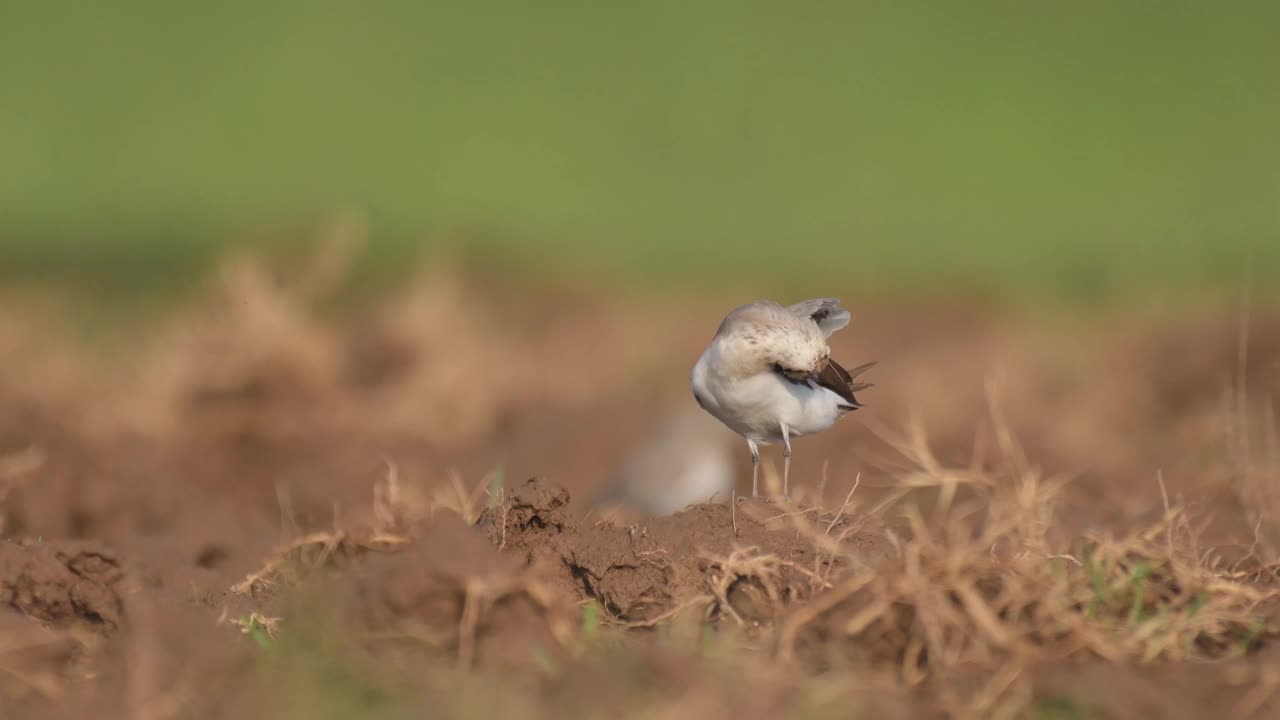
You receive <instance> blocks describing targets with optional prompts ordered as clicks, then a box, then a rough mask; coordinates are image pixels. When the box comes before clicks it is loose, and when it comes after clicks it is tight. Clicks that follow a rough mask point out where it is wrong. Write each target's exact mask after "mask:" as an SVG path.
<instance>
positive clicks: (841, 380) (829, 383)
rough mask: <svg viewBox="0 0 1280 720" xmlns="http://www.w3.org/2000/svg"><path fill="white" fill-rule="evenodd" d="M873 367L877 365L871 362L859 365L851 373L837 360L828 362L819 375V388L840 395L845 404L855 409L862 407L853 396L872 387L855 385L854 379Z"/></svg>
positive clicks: (861, 384) (868, 384)
mask: <svg viewBox="0 0 1280 720" xmlns="http://www.w3.org/2000/svg"><path fill="white" fill-rule="evenodd" d="M872 365H875V363H874V362H869V363H866V364H865V365H859V366H858V367H856V368H854V369H853V372H849V371H848V370H845V369H844V368H843V367H841V366H840V363H838V362H836V361H835V360H827V363H826V365H825V366H824V367H823V368H822V371H821V372H819V373H818V386H819V387H824V388H826V389H828V390H830V391H831V392H833V393H835V394H837V395H839V396H840V397H841V398H843V399H844V401H845V402H847V403H849V404H850V405H852V406H853V407H855V408H857V407H862V405H861V404H860V403H859V402H858V399H857V398H855V397H854V396H853V394H854V393H855V392H857V391H859V390H866V389H867V388H869V387H871V383H855V382H853V379H854V378H856V377H858V376H859V375H861V374H862V373H864V372H866V371H867V370H868V369H869V368H870V367H871V366H872Z"/></svg>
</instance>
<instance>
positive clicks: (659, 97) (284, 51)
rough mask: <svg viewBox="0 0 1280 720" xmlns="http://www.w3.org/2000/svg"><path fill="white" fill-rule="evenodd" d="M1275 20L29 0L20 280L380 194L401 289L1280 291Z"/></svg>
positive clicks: (188, 263) (103, 281)
mask: <svg viewBox="0 0 1280 720" xmlns="http://www.w3.org/2000/svg"><path fill="white" fill-rule="evenodd" d="M1278 30H1280V4H1278V3H1275V2H1262V1H1259V2H1222V3H1210V2H1190V1H1165V2H1155V1H1130V2H1117V1H1116V0H1111V1H1109V2H1095V1H1093V0H1083V1H1074V2H1052V3H1050V2H1026V1H1025V0H1024V1H1021V2H1015V1H1013V0H1009V1H1006V2H993V1H990V0H982V1H978V2H965V3H957V2H946V3H943V2H930V3H925V2H913V1H910V0H907V1H897V2H883V3H865V2H844V3H835V2H824V3H815V2H798V3H777V2H746V1H735V2H730V1H729V0H704V1H703V2H666V1H658V2H645V3H590V2H569V1H566V0H544V1H543V2H538V3H526V2H514V1H512V0H494V1H491V2H473V3H461V2H450V3H430V2H418V3H411V2H399V3H364V4H360V3H350V2H338V1H337V0H307V1H302V0H277V1H275V2H261V3H260V2H247V1H245V0H227V1H224V2H221V3H202V4H196V3H175V2H161V1H160V0H133V1H126V2H117V3H101V4H90V3H77V4H70V3H56V2H46V3H35V2H8V3H5V4H4V5H3V9H0V279H2V280H3V281H5V282H19V281H31V280H40V281H46V280H53V281H60V282H63V283H65V284H67V285H70V286H73V287H79V288H92V289H98V290H103V291H107V292H111V293H146V292H152V291H157V290H159V291H168V290H173V289H181V288H183V287H185V286H186V285H187V284H189V283H190V282H191V281H192V279H193V278H195V277H196V275H197V274H198V273H199V272H201V271H202V269H203V268H205V267H206V266H207V264H208V263H209V262H210V261H211V259H212V258H214V257H215V256H216V255H217V254H218V253H219V252H221V251H222V250H223V249H225V248H226V247H227V246H228V245H229V244H237V243H241V244H242V243H268V244H270V243H279V242H285V241H288V240H289V239H290V238H293V239H296V238H297V237H305V236H307V235H308V233H312V232H314V230H315V228H316V227H320V226H322V225H323V223H325V222H327V221H328V220H329V219H330V218H331V217H332V216H333V214H334V213H335V212H336V211H339V210H342V209H346V208H356V209H359V210H361V211H362V212H364V213H365V214H366V216H367V217H368V219H369V223H370V231H371V239H372V244H371V247H370V248H369V253H368V256H367V257H366V258H365V262H364V265H363V270H362V272H365V273H367V274H370V276H374V277H390V275H388V274H387V271H388V270H391V269H394V268H402V267H405V266H407V265H408V264H409V263H408V262H407V261H408V260H409V259H411V258H420V257H423V254H424V253H426V254H427V256H429V255H430V254H431V253H450V254H461V255H463V256H464V257H465V258H466V259H468V260H470V261H473V262H476V263H478V264H482V265H490V266H493V267H494V268H496V269H499V270H502V271H504V272H508V273H519V274H520V275H521V276H522V277H523V276H525V275H528V276H529V277H533V278H536V277H539V276H542V277H555V276H557V274H559V275H563V274H565V273H568V274H585V273H587V272H588V271H592V272H595V271H598V272H601V273H603V275H601V276H599V277H602V278H604V279H605V280H607V281H609V282H624V283H630V284H636V285H640V286H644V285H654V284H662V285H669V284H676V285H687V284H689V283H692V282H694V281H695V280H696V279H698V278H702V277H705V278H706V279H707V280H708V281H709V282H710V283H712V284H714V285H718V286H725V287H738V286H745V285H759V286H761V287H765V286H767V287H769V288H778V289H782V288H784V287H785V288H797V289H799V290H800V291H803V289H804V288H808V290H809V291H810V292H819V291H820V292H823V293H828V292H831V293H840V292H847V289H850V288H858V289H871V290H888V291H901V292H906V293H912V292H921V291H931V292H932V291H946V290H952V289H960V290H967V291H973V290H977V291H984V292H989V293H996V294H1000V295H1002V296H1005V297H1022V296H1025V295H1043V296H1051V297H1067V298H1097V297H1114V296H1116V295H1122V294H1126V293H1147V294H1164V293H1174V292H1176V293H1184V292H1188V291H1193V290H1210V291H1212V290H1215V289H1217V290H1221V289H1230V288H1233V287H1236V286H1238V285H1239V284H1240V282H1241V278H1242V277H1243V276H1244V275H1245V273H1246V271H1251V272H1252V273H1253V274H1254V276H1255V278H1257V281H1256V284H1257V285H1258V286H1259V287H1266V286H1267V282H1266V280H1267V278H1268V277H1273V278H1274V277H1276V276H1277V274H1280V131H1278V128H1280V42H1277V40H1276V38H1277V31H1278ZM810 273H812V274H813V276H812V277H811V276H810Z"/></svg>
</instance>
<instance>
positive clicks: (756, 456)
mask: <svg viewBox="0 0 1280 720" xmlns="http://www.w3.org/2000/svg"><path fill="white" fill-rule="evenodd" d="M747 447H749V448H751V497H753V498H757V497H760V447H759V446H758V445H756V441H755V440H748V441H747Z"/></svg>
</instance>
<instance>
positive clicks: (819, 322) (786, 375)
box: [689, 298, 875, 497]
mask: <svg viewBox="0 0 1280 720" xmlns="http://www.w3.org/2000/svg"><path fill="white" fill-rule="evenodd" d="M848 324H849V311H848V310H845V309H844V308H842V307H840V301H839V300H836V299H833V298H819V299H816V300H806V301H804V302H802V303H797V304H795V305H791V306H790V307H783V306H782V305H779V304H778V303H775V302H772V301H769V300H762V301H760V302H754V303H751V304H750V305H743V306H742V307H740V308H738V309H736V310H734V311H733V312H731V313H729V314H728V315H727V316H726V317H725V319H724V321H723V322H721V323H720V329H719V330H717V331H716V335H715V337H714V338H713V339H712V340H711V345H709V346H708V347H707V349H706V350H705V351H703V353H702V356H701V357H699V358H698V362H697V364H696V365H694V366H693V373H692V375H691V377H690V381H689V385H690V388H691V389H692V390H693V397H694V399H695V400H697V401H698V404H699V405H701V406H702V409H703V410H706V411H707V412H708V413H710V414H711V415H712V416H714V417H715V418H716V419H717V420H719V421H720V422H722V423H724V424H725V425H726V426H728V427H729V429H730V430H733V431H734V432H736V433H738V434H739V435H741V436H742V437H744V438H746V440H747V447H748V448H749V449H750V450H751V495H752V496H753V497H759V495H760V488H759V479H760V446H761V445H769V444H772V443H777V442H781V443H782V446H783V454H782V457H783V461H782V493H783V496H784V497H786V496H787V495H788V494H789V491H790V488H789V486H790V474H791V436H792V435H809V434H812V433H816V432H821V431H823V430H826V429H827V428H829V427H831V426H832V425H834V424H835V422H836V420H838V419H839V418H840V417H842V416H843V415H844V414H845V413H848V412H851V411H853V410H857V409H858V408H860V407H862V405H861V404H860V403H859V402H858V400H857V398H855V397H854V395H853V394H854V393H855V392H857V391H859V390H864V389H866V388H869V387H871V385H870V384H868V383H855V382H853V379H854V378H856V377H858V376H859V375H861V374H862V373H864V372H866V370H867V369H868V368H870V367H871V366H872V365H875V363H874V362H870V363H867V364H865V365H861V366H859V367H857V368H855V369H854V370H853V371H852V372H850V371H847V370H845V369H844V368H843V367H841V366H840V365H839V364H838V363H836V362H835V361H834V360H832V359H831V348H830V347H828V346H827V338H828V337H830V336H831V334H832V333H834V332H835V331H837V330H839V329H840V328H843V327H844V326H846V325H848Z"/></svg>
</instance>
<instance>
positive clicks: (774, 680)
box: [0, 257, 1280, 719]
mask: <svg viewBox="0 0 1280 720" xmlns="http://www.w3.org/2000/svg"><path fill="white" fill-rule="evenodd" d="M321 260H322V261H321V262H317V263H315V264H313V265H312V266H308V267H304V268H302V269H301V270H300V271H298V272H295V273H293V274H291V275H289V274H283V273H276V272H271V271H270V270H269V269H267V268H264V267H263V266H262V265H260V264H256V263H251V262H245V261H241V262H234V263H231V264H229V265H228V266H227V267H226V269H225V271H224V273H222V274H221V275H220V276H219V278H218V279H217V280H216V281H215V282H214V284H213V286H212V288H211V289H210V290H209V292H207V293H206V294H205V296H204V299H203V300H202V301H200V302H198V303H195V304H193V305H192V306H190V307H187V308H185V309H183V310H182V311H180V312H178V313H175V314H174V315H173V316H172V317H170V318H168V319H166V320H165V321H163V322H160V323H157V324H155V325H151V326H148V327H147V328H145V329H142V330H139V329H133V330H130V331H128V332H127V333H126V332H124V331H122V332H121V334H120V335H118V336H112V337H108V338H105V339H104V338H99V339H98V340H99V341H98V342H96V343H92V344H90V343H87V342H85V341H84V340H83V339H77V336H76V333H75V332H74V331H73V329H72V328H70V327H68V326H66V325H64V324H63V323H62V321H63V320H64V319H65V317H66V316H65V314H63V313H60V312H58V311H57V308H56V305H54V304H52V303H38V302H36V301H34V300H32V299H31V298H30V297H27V296H24V297H10V298H6V299H5V300H4V301H3V302H2V303H0V356H2V357H3V358H4V363H5V368H4V372H3V375H0V510H2V515H0V521H2V522H3V527H2V530H3V536H4V539H3V541H2V542H3V544H0V716H2V717H51V716H52V717H56V716H66V717H84V716H85V713H87V712H90V711H92V712H93V714H94V716H98V717H116V716H119V717H125V716H128V717H139V718H155V719H159V718H177V717H183V718H186V717H209V718H214V717H258V716H261V717H268V716H270V717H280V716H284V717H295V716H296V717H377V718H382V717H409V716H418V715H421V714H423V713H426V712H430V713H431V714H433V715H434V716H442V717H460V718H473V717H495V716H496V717H514V718H553V717H556V718H558V717H566V716H569V717H578V716H581V717H617V716H620V715H625V716H646V717H647V716H653V717H672V718H683V717H694V716H702V717H705V716H709V717H726V718H727V717H734V718H754V717H760V718H766V717H770V718H771V717H814V718H822V717H833V718H834V717H841V718H845V717H931V716H969V717H1043V718H1082V717H1201V716H1204V715H1206V714H1208V713H1209V712H1215V713H1217V714H1223V713H1228V714H1230V715H1231V716H1233V717H1250V716H1251V717H1268V716H1273V714H1274V713H1275V712H1276V711H1277V710H1280V672H1278V671H1276V670H1275V669H1274V667H1273V666H1274V657H1275V649H1274V637H1275V634H1276V633H1277V632H1280V615H1277V613H1276V607H1275V605H1276V604H1275V592H1276V589H1277V585H1276V573H1277V571H1278V570H1280V564H1278V563H1280V447H1278V445H1277V431H1276V420H1275V413H1274V402H1275V399H1276V398H1277V397H1280V315H1276V314H1273V313H1269V312H1267V311H1266V310H1265V309H1252V310H1249V309H1246V310H1245V311H1244V312H1241V311H1240V309H1239V308H1228V309H1223V308H1206V309H1203V310H1201V311H1199V312H1198V313H1196V314H1186V313H1184V314H1180V315H1176V316H1173V315H1170V314H1168V313H1161V312H1157V311H1155V310H1150V309H1148V310H1145V311H1142V312H1137V311H1135V312H1132V313H1127V314H1115V315H1107V316H1105V317H1101V318H1099V317H1089V318H1087V319H1082V318H1080V317H1079V316H1075V317H1051V318H1050V317H1039V318H1036V319H1032V318H1029V317H1026V316H1011V315H1008V314H1003V313H1000V312H997V311H995V310H992V309H987V308H982V307H979V306H973V305H970V306H966V307H960V306H957V305H954V304H951V305H928V306H920V307H913V306H903V305H900V304H899V305H883V304H879V305H877V304H874V303H870V302H857V301H856V300H857V299H856V298H846V301H847V302H848V303H849V304H851V305H853V306H854V307H855V309H856V312H855V319H854V323H853V326H852V327H851V329H850V330H849V331H847V332H845V333H842V334H841V335H838V336H836V338H835V341H836V346H835V352H836V355H837V356H840V357H845V356H848V357H850V358H852V359H853V360H855V361H859V362H860V361H861V360H863V359H876V360H879V361H880V365H878V366H877V368H876V370H875V374H876V377H875V378H873V380H874V381H875V382H876V383H877V387H876V388H875V389H873V390H871V391H869V392H868V394H867V398H866V402H867V405H868V407H867V408H866V409H865V410H862V411H860V412H859V413H858V414H856V416H854V417H852V418H851V419H849V420H846V421H845V422H844V423H843V424H842V425H841V426H840V427H838V428H837V429H835V430H833V431H831V432H830V433H827V434H825V435H822V436H818V437H814V438H807V439H804V440H800V441H798V442H797V444H796V452H797V454H796V458H795V463H794V466H793V478H797V479H798V481H797V482H796V484H797V485H798V486H799V488H798V490H797V493H796V497H795V498H794V502H793V503H781V504H774V503H762V502H756V501H751V500H740V501H739V502H738V503H736V504H733V505H732V506H730V505H724V504H721V505H698V506H694V507H691V508H689V509H687V510H685V511H684V512H681V513H678V514H676V515H674V516H671V517H666V518H658V519H647V520H642V521H639V522H636V523H634V524H623V523H621V522H618V521H616V520H615V519H614V518H613V517H612V516H600V515H597V514H594V513H592V512H589V511H588V509H587V507H586V506H585V504H583V503H582V502H581V500H582V499H583V498H586V497H589V496H590V494H591V493H592V491H593V490H594V489H595V487H596V485H597V484H598V483H600V482H601V481H602V480H603V479H604V478H605V477H606V476H607V475H608V473H609V471H610V470H611V469H612V468H613V467H614V466H615V465H616V464H617V463H618V462H620V461H621V459H622V457H623V455H624V454H625V452H626V451H627V450H628V449H629V448H630V447H631V446H632V445H633V444H634V443H635V442H638V441H639V440H640V439H642V436H643V433H644V432H645V431H646V430H648V429H649V428H650V427H651V424H652V422H653V421H655V419H656V418H658V417H659V416H660V414H661V413H662V412H663V411H664V409H665V408H667V407H669V406H670V405H671V404H672V403H679V402H687V401H688V398H687V391H686V389H685V377H686V373H687V369H688V367H689V366H690V364H691V362H692V360H693V358H694V357H696V354H697V352H698V351H699V349H700V344H701V343H702V342H704V341H705V340H706V336H707V334H708V332H709V329H711V328H714V326H715V322H716V321H717V319H718V317H719V315H720V314H722V313H723V310H724V308H725V307H728V306H731V305H732V304H733V303H734V302H735V299H723V298H719V299H717V298H703V299H687V298H686V299H681V300H680V301H678V302H677V301H675V300H668V301H663V302H647V303H642V302H639V301H634V300H633V301H624V300H621V299H616V298H609V297H601V296H599V295H598V294H591V293H558V294H553V293H542V294H538V295H535V296H532V297H520V298H518V299H516V298H512V297H511V295H510V294H509V293H504V292H499V291H493V290H491V289H490V290H485V289H484V288H483V286H478V285H475V284H472V283H468V282H465V281H464V280H463V279H462V278H460V277H459V276H457V275H456V274H453V273H450V272H447V271H443V270H441V271H438V272H432V273H428V274H427V275H426V276H424V278H423V279H422V280H421V281H420V282H418V283H415V284H413V285H412V286H411V287H409V288H407V289H405V290H403V291H402V292H400V293H399V294H397V295H395V296H392V297H390V298H388V299H386V301H385V302H383V303H380V304H378V305H376V306H373V307H367V308H362V309H357V310H351V309H347V310H341V311H324V312H322V311H321V310H319V309H317V308H318V307H322V306H323V300H324V296H325V294H326V292H327V291H328V290H329V289H330V288H331V287H332V285H333V283H334V278H333V268H334V267H340V266H341V264H342V261H341V257H338V258H337V259H336V260H335V259H334V258H321ZM104 340H105V341H104ZM741 456H742V457H741V461H742V463H743V465H742V468H743V470H744V471H745V469H746V466H745V460H746V457H745V456H746V453H745V450H744V451H743V452H742V453H741ZM743 475H746V473H745V472H744V473H743ZM768 476H769V479H771V480H773V479H776V478H775V476H774V474H773V473H771V472H770V473H768ZM534 477H536V478H537V479H528V478H534Z"/></svg>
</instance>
